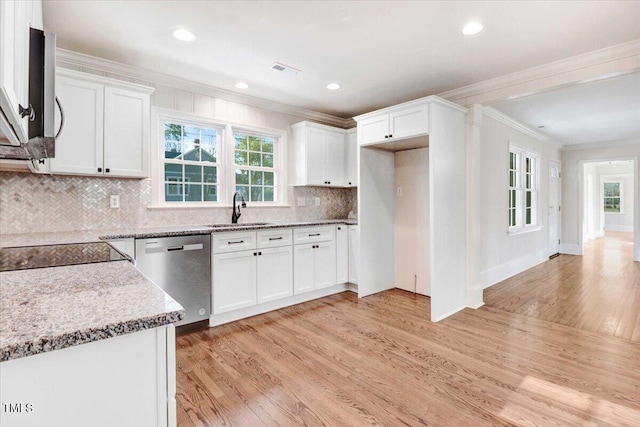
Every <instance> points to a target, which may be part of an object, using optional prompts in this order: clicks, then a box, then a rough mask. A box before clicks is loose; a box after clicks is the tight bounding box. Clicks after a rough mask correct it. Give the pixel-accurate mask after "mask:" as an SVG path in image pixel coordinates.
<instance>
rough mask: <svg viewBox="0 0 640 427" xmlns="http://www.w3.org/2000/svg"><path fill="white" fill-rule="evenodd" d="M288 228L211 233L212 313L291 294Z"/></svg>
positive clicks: (291, 261)
mask: <svg viewBox="0 0 640 427" xmlns="http://www.w3.org/2000/svg"><path fill="white" fill-rule="evenodd" d="M291 236H292V231H291V229H276V230H264V231H258V232H255V231H250V232H245V231H239V232H232V233H221V234H218V233H214V234H213V236H212V239H211V242H212V252H213V262H212V266H213V283H212V287H213V291H212V304H211V306H212V307H213V314H214V315H216V314H221V313H226V312H229V311H233V310H238V309H241V308H245V307H250V306H253V305H256V304H262V303H264V302H268V301H273V300H276V299H280V298H285V297H288V296H291V295H293V248H292V246H291V239H292V237H291Z"/></svg>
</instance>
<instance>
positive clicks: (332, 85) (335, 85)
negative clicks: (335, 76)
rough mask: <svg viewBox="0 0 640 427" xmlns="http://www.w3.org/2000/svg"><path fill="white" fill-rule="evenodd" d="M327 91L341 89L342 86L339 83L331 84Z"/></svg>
mask: <svg viewBox="0 0 640 427" xmlns="http://www.w3.org/2000/svg"><path fill="white" fill-rule="evenodd" d="M327 89H329V90H336V89H340V85H339V84H338V83H329V84H328V85H327Z"/></svg>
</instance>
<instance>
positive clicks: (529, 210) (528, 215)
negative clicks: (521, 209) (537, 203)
mask: <svg viewBox="0 0 640 427" xmlns="http://www.w3.org/2000/svg"><path fill="white" fill-rule="evenodd" d="M526 214H527V222H526V223H525V224H527V225H529V224H531V209H530V208H529V209H527V213H526Z"/></svg>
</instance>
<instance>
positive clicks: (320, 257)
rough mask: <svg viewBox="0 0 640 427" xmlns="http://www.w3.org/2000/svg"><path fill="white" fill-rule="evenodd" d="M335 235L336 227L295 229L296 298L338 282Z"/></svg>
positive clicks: (294, 271) (294, 276) (294, 268)
mask: <svg viewBox="0 0 640 427" xmlns="http://www.w3.org/2000/svg"><path fill="white" fill-rule="evenodd" d="M327 230H328V231H327ZM334 232H335V227H334V226H328V227H327V226H320V227H306V228H300V229H296V231H295V233H294V243H296V244H295V245H294V246H293V290H294V293H295V294H296V295H298V294H301V293H304V292H309V291H312V290H314V289H321V288H325V287H329V286H333V285H335V284H336V283H337V281H336V267H337V266H336V240H335V237H334ZM300 242H305V243H300ZM307 242H308V243H307Z"/></svg>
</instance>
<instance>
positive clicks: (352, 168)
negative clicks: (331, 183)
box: [344, 128, 358, 187]
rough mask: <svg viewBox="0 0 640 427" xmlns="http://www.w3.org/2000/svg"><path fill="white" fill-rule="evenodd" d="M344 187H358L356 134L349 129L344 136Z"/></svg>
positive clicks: (355, 131) (354, 130)
mask: <svg viewBox="0 0 640 427" xmlns="http://www.w3.org/2000/svg"><path fill="white" fill-rule="evenodd" d="M344 175H345V178H344V179H345V187H357V186H358V132H357V129H356V128H353V129H349V130H348V131H347V133H346V134H345V144H344Z"/></svg>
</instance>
